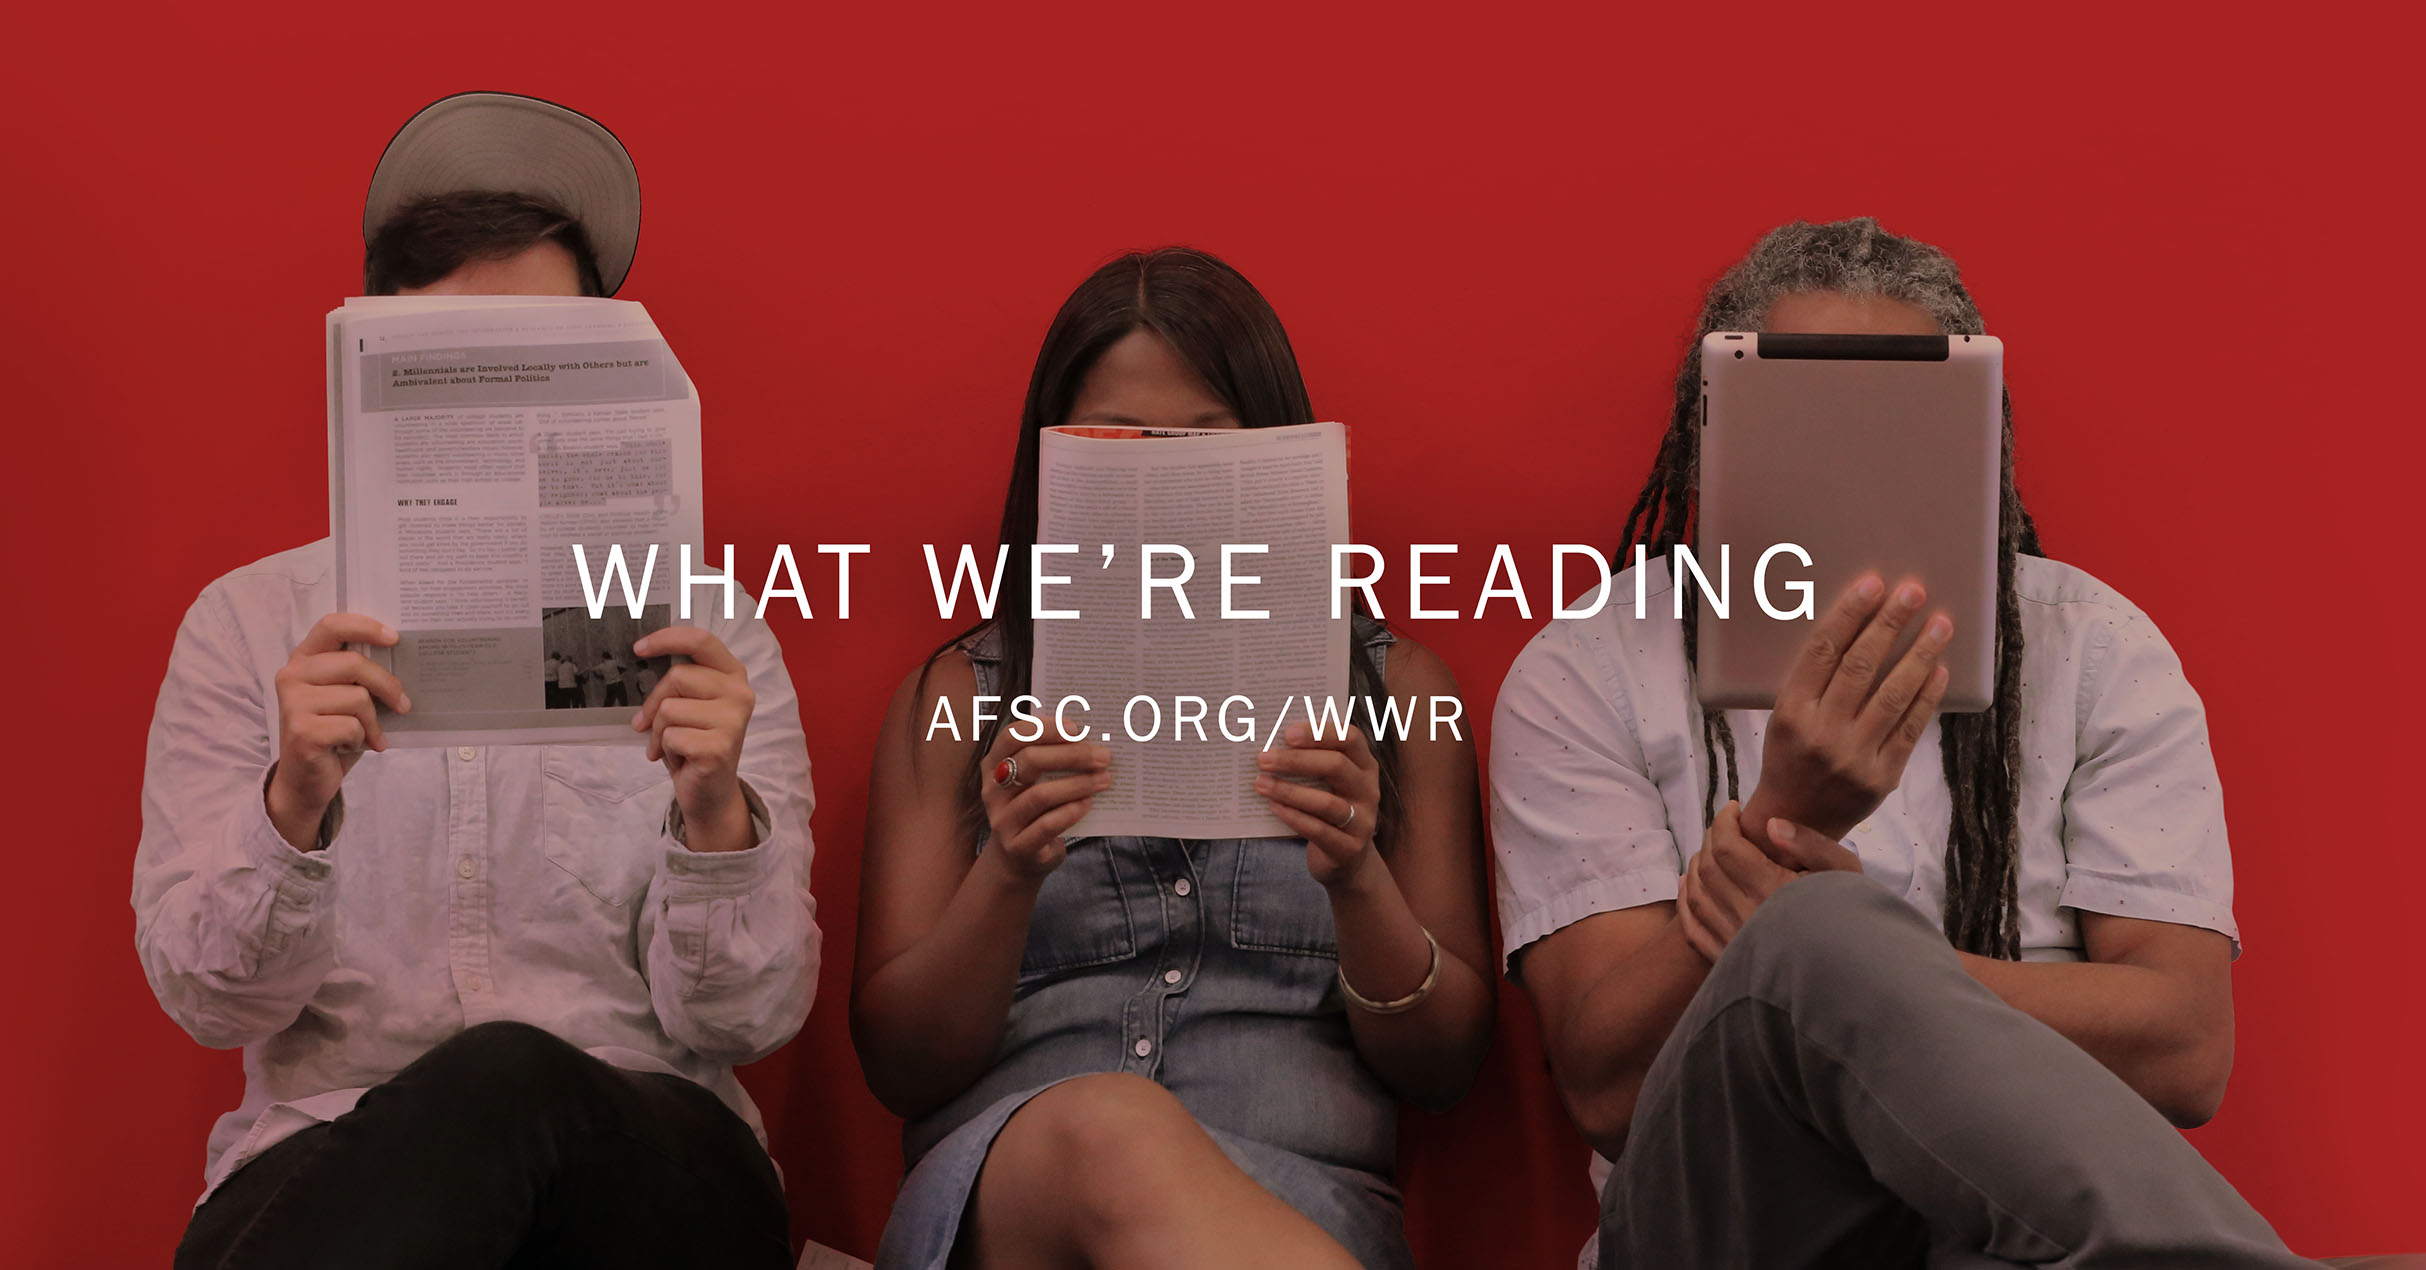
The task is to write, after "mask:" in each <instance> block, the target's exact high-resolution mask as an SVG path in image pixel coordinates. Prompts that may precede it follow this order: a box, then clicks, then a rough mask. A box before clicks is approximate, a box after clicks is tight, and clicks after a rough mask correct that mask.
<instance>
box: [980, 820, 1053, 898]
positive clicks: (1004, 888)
mask: <svg viewBox="0 0 2426 1270" xmlns="http://www.w3.org/2000/svg"><path fill="white" fill-rule="evenodd" d="M971 872H972V874H974V875H975V876H976V877H977V879H978V880H979V881H980V882H981V883H983V884H984V885H986V886H987V887H989V888H991V889H992V890H993V891H994V892H995V893H996V894H998V895H1003V896H1008V897H1013V898H1018V899H1023V900H1033V899H1035V897H1036V893H1037V892H1038V891H1039V890H1041V889H1043V887H1044V884H1045V878H1047V877H1049V876H1051V874H1052V872H1053V871H1052V870H1051V869H1032V868H1027V867H1023V866H1022V865H1021V863H1020V862H1019V861H1017V860H1014V859H1012V858H1011V853H1010V852H1008V851H1005V850H1003V849H1002V839H1001V838H999V837H997V836H994V835H991V834H989V835H988V836H987V837H986V849H985V850H983V851H981V852H979V853H978V855H977V863H976V864H975V865H974V866H972V868H971Z"/></svg>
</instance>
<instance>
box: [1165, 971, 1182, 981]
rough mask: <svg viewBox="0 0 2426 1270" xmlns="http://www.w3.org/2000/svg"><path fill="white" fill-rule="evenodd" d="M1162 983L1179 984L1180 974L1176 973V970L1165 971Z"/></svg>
mask: <svg viewBox="0 0 2426 1270" xmlns="http://www.w3.org/2000/svg"><path fill="white" fill-rule="evenodd" d="M1162 981H1163V982H1164V983H1177V982H1179V972H1178V971H1176V970H1165V971H1163V972H1162Z"/></svg>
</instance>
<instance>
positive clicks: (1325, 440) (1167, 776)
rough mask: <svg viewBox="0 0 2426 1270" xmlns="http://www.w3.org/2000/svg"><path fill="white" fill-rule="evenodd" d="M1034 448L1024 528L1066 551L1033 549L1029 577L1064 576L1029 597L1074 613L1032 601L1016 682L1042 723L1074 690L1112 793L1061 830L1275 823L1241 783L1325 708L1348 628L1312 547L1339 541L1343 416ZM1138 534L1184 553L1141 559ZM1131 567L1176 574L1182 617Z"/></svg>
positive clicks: (1191, 830) (1109, 431) (1172, 599)
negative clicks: (1267, 751) (1031, 499)
mask: <svg viewBox="0 0 2426 1270" xmlns="http://www.w3.org/2000/svg"><path fill="white" fill-rule="evenodd" d="M1039 457H1040V465H1039V466H1040V469H1041V470H1040V475H1039V481H1040V486H1041V488H1040V489H1039V491H1038V500H1037V541H1038V542H1040V543H1054V544H1072V545H1076V546H1077V547H1078V548H1079V550H1078V551H1077V552H1076V553H1075V554H1067V555H1047V556H1045V557H1044V559H1043V567H1042V570H1041V572H1043V573H1049V574H1053V575H1055V576H1066V577H1068V578H1069V579H1070V581H1069V582H1068V583H1066V584H1061V585H1051V586H1046V587H1044V588H1043V593H1042V597H1043V598H1042V603H1041V605H1040V607H1041V608H1044V609H1047V610H1059V611H1077V612H1079V613H1082V614H1084V616H1083V617H1082V618H1079V619H1075V620H1071V619H1049V618H1045V617H1044V616H1043V615H1042V614H1039V617H1038V620H1037V621H1036V623H1035V630H1036V659H1035V667H1034V674H1033V676H1032V680H1033V688H1032V691H1033V692H1035V694H1036V695H1037V696H1038V698H1039V699H1040V700H1041V701H1042V702H1043V706H1042V708H1041V709H1040V710H1039V713H1040V714H1042V715H1044V716H1045V717H1046V719H1047V720H1048V723H1047V726H1048V728H1049V727H1050V726H1051V725H1050V720H1051V717H1052V715H1053V712H1054V709H1055V706H1056V704H1057V703H1059V702H1062V701H1063V700H1064V699H1066V698H1069V697H1082V698H1084V699H1085V700H1086V702H1087V709H1086V714H1085V716H1084V717H1085V720H1086V726H1087V727H1088V728H1089V729H1091V730H1092V732H1093V733H1094V739H1095V740H1098V741H1101V742H1102V743H1104V744H1106V745H1108V746H1110V747H1111V748H1112V750H1113V752H1114V760H1113V768H1112V770H1113V774H1114V775H1113V784H1112V787H1111V788H1110V789H1108V790H1106V791H1104V792H1103V793H1102V794H1099V795H1097V796H1096V798H1095V804H1094V807H1093V809H1092V810H1091V811H1089V812H1088V813H1087V816H1086V818H1085V819H1083V820H1081V821H1079V822H1078V824H1077V825H1076V826H1074V827H1073V828H1072V829H1071V830H1070V832H1071V834H1073V835H1115V834H1140V835H1145V834H1151V835H1155V836H1162V837H1180V838H1244V837H1265V836H1279V837H1285V836H1288V835H1289V834H1290V830H1289V829H1288V828H1287V826H1285V825H1283V824H1282V823H1281V821H1280V819H1279V817H1277V816H1274V815H1273V814H1272V812H1271V808H1270V805H1269V804H1268V803H1266V802H1265V800H1264V799H1263V798H1262V797H1260V796H1258V795H1257V794H1256V792H1255V776H1256V768H1255V755H1256V753H1257V751H1259V750H1261V749H1263V748H1266V747H1267V746H1270V747H1272V748H1279V747H1280V746H1281V745H1282V744H1283V743H1282V742H1280V741H1278V740H1276V739H1275V735H1276V733H1277V732H1279V731H1281V730H1283V729H1285V728H1287V727H1288V725H1290V724H1292V723H1300V722H1307V721H1309V717H1310V715H1321V714H1322V713H1323V712H1325V711H1329V712H1330V714H1331V717H1332V718H1333V719H1335V720H1336V719H1340V718H1344V716H1345V711H1346V706H1347V695H1348V622H1347V619H1346V618H1345V617H1344V616H1343V617H1341V618H1337V619H1334V618H1333V617H1332V616H1331V607H1330V593H1329V588H1328V580H1329V577H1330V551H1331V546H1332V544H1334V543H1344V542H1346V541H1348V471H1347V431H1346V429H1345V428H1344V427H1343V426H1341V425H1339V424H1336V423H1317V424H1307V425H1304V426H1300V427H1287V428H1257V429H1206V430H1186V431H1155V432H1147V431H1144V430H1139V429H1117V428H1086V427H1074V428H1054V429H1048V430H1047V431H1046V432H1045V433H1044V435H1043V437H1042V438H1041V445H1040V451H1039ZM1149 545H1154V546H1160V547H1179V548H1185V549H1186V552H1187V558H1186V560H1185V561H1183V559H1182V558H1181V557H1180V556H1179V555H1178V553H1176V552H1161V553H1157V554H1155V555H1154V557H1153V559H1152V560H1151V561H1148V560H1147V559H1146V556H1147V554H1148V553H1147V551H1146V548H1147V547H1148V546H1149ZM1225 545H1229V546H1232V547H1233V548H1234V550H1233V552H1232V554H1231V556H1230V568H1229V573H1230V575H1231V578H1232V581H1233V586H1232V587H1231V592H1230V605H1231V610H1232V615H1231V616H1229V617H1227V618H1225V617H1224V616H1223V595H1222V590H1223V587H1222V579H1223V550H1222V549H1223V547H1224V546H1225ZM1258 546H1260V547H1262V548H1264V550H1262V551H1260V552H1257V551H1237V550H1235V548H1238V547H1248V548H1252V547H1258ZM1107 549H1108V550H1107ZM1190 562H1192V563H1190ZM1149 563H1150V565H1151V567H1152V569H1153V576H1154V577H1155V578H1158V579H1170V578H1177V577H1179V576H1180V575H1181V573H1182V572H1183V571H1188V578H1187V581H1186V582H1185V583H1184V584H1183V586H1182V587H1181V590H1182V591H1183V592H1184V593H1185V595H1186V597H1187V613H1188V614H1192V616H1188V615H1183V613H1182V611H1181V607H1180V603H1179V599H1178V596H1176V595H1174V594H1173V593H1172V591H1171V590H1170V589H1168V588H1165V587H1152V588H1144V589H1142V592H1141V586H1140V583H1141V576H1140V568H1141V565H1144V564H1149ZM1250 577H1251V578H1254V579H1257V581H1255V582H1254V583H1252V584H1248V583H1246V582H1245V581H1244V579H1246V578H1250ZM1005 598H1006V600H1008V601H1011V602H1018V603H1025V602H1026V600H1027V597H1025V596H1019V597H1005ZM1147 603H1150V604H1151V606H1152V607H1151V610H1150V611H1151V614H1152V615H1151V616H1150V617H1148V616H1145V615H1144V614H1145V613H1146V612H1147V610H1146V609H1145V608H1144V607H1143V605H1144V604H1147ZM1250 611H1261V612H1262V613H1264V614H1265V616H1262V617H1247V616H1242V615H1241V614H1243V613H1246V612H1250ZM1077 710H1078V707H1076V706H1075V705H1073V706H1072V707H1071V712H1070V714H1069V716H1068V717H1069V718H1070V719H1071V720H1072V722H1073V723H1075V722H1076V720H1077V718H1078V717H1079V716H1078V714H1077ZM1225 726H1226V728H1227V731H1226V732H1225ZM1336 731H1337V729H1336V727H1335V728H1333V729H1332V732H1333V734H1335V733H1336Z"/></svg>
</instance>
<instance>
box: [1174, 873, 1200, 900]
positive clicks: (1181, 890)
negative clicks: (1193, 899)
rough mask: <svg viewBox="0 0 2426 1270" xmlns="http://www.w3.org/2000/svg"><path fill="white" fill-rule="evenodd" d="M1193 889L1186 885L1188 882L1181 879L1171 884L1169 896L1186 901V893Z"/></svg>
mask: <svg viewBox="0 0 2426 1270" xmlns="http://www.w3.org/2000/svg"><path fill="white" fill-rule="evenodd" d="M1195 889H1196V888H1195V887H1193V886H1190V885H1188V880H1187V879H1186V878H1181V879H1180V880H1178V881H1177V882H1173V883H1172V884H1171V894H1173V895H1176V896H1178V897H1180V898H1181V899H1186V898H1187V897H1188V892H1190V891H1193V890H1195Z"/></svg>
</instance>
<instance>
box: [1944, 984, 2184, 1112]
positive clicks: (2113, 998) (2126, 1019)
mask: <svg viewBox="0 0 2426 1270" xmlns="http://www.w3.org/2000/svg"><path fill="white" fill-rule="evenodd" d="M1963 966H1964V968H1965V969H1967V970H1969V971H1970V972H1971V977H1972V978H1974V979H1977V980H1979V981H1980V982H1981V983H1982V984H1985V985H1987V987H1988V989H1989V990H1990V991H1992V992H1994V993H1996V994H1997V995H1998V996H2000V997H2003V998H2004V999H2005V1002H2006V1004H2008V1005H2011V1006H2012V1007H2013V1008H2015V1009H2017V1010H2020V1011H2021V1012H2022V1013H2024V1014H2027V1015H2029V1016H2030V1017H2032V1018H2034V1019H2037V1020H2038V1021H2039V1022H2041V1023H2044V1024H2046V1025H2047V1026H2048V1027H2051V1028H2053V1029H2055V1030H2056V1031H2057V1032H2058V1033H2060V1034H2061V1035H2062V1036H2063V1037H2064V1039H2066V1040H2068V1041H2071V1042H2072V1043H2073V1044H2075V1045H2078V1046H2080V1047H2081V1048H2082V1049H2083V1050H2085V1051H2087V1052H2088V1054H2089V1056H2090V1057H2092V1058H2095V1059H2096V1060H2098V1061H2099V1062H2100V1063H2103V1064H2105V1066H2106V1068H2107V1070H2109V1071H2112V1072H2113V1073H2114V1074H2115V1075H2116V1076H2118V1077H2121V1078H2122V1081H2123V1083H2124V1084H2126V1085H2129V1086H2131V1088H2132V1089H2133V1090H2134V1091H2135V1092H2137V1093H2138V1094H2139V1095H2140V1096H2141V1097H2142V1098H2145V1099H2147V1100H2148V1102H2149V1103H2150V1104H2151V1105H2152V1106H2154V1107H2155V1108H2156V1109H2157V1110H2158V1111H2160V1112H2163V1113H2164V1114H2165V1117H2166V1118H2167V1119H2169V1120H2171V1121H2173V1122H2174V1123H2175V1124H2177V1125H2182V1126H2184V1127H2191V1126H2195V1125H2198V1124H2203V1123H2205V1122H2206V1121H2207V1119H2208V1118H2209V1117H2211V1116H2213V1115H2214V1114H2215V1109H2216V1104H2217V1103H2219V1102H2220V1101H2222V1099H2223V1094H2224V1082H2225V1078H2226V1077H2227V1076H2228V1075H2229V1074H2230V1072H2231V1069H2232V1028H2231V1020H2230V1018H2229V1016H2227V1017H2225V1018H2224V1019H2223V1020H2221V1022H2220V1026H2219V1022H2218V1021H2217V1020H2215V1019H2213V1018H2210V1017H2207V1014H2206V1013H2205V1012H2203V1011H2201V1010H2200V1009H2199V1008H2198V1006H2197V1005H2196V1004H2195V1001H2194V999H2192V998H2190V997H2188V996H2186V994H2184V993H2183V992H2182V991H2181V990H2180V988H2179V987H2178V986H2177V985H2176V983H2175V982H2174V980H2173V977H2172V976H2170V975H2168V974H2167V973H2166V972H2164V971H2162V970H2159V969H2155V968H2152V967H2148V966H2135V965H2123V964H2116V963H2108V962H2089V961H2055V962H2014V961H1998V960H1995V959H1993V958H1988V957H1978V956H1973V955H1972V954H1970V953H1965V954H1963Z"/></svg>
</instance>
